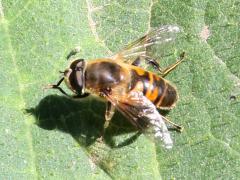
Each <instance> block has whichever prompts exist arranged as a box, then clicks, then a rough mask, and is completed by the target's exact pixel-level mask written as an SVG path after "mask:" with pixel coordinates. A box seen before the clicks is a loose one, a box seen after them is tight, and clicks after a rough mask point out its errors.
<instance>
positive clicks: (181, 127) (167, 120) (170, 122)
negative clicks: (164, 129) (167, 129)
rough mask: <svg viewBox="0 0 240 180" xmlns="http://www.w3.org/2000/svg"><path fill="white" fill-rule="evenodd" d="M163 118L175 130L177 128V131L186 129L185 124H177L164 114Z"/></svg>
mask: <svg viewBox="0 0 240 180" xmlns="http://www.w3.org/2000/svg"><path fill="white" fill-rule="evenodd" d="M162 118H163V119H164V121H166V122H167V123H168V124H170V125H171V126H172V127H173V128H174V130H176V131H177V132H183V130H184V127H183V126H180V125H178V124H175V123H174V122H172V121H170V120H169V119H167V118H166V117H164V116H162Z"/></svg>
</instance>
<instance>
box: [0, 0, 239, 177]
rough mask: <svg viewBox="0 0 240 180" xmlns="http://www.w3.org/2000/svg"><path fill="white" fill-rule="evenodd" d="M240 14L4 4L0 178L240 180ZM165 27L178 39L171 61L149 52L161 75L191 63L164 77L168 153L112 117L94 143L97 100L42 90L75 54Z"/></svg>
mask: <svg viewBox="0 0 240 180" xmlns="http://www.w3.org/2000/svg"><path fill="white" fill-rule="evenodd" d="M239 9H240V2H239V1H226V2H224V1H215V0H214V1H203V0H201V1H163V0H160V1H151V0H141V1H133V0H130V1H129V0H128V1H127V0H121V1H115V0H113V1H102V0H86V1H61V2H60V1H59V2H56V1H24V0H23V1H10V0H3V1H0V82H1V87H0V114H1V125H0V147H1V151H0V159H1V162H0V163H1V168H0V178H1V179H59V178H60V179H111V178H114V179H115V178H120V179H146V178H148V179H174V178H176V179H195V178H197V179H219V178H221V179H237V178H239V176H240V152H239V149H240V137H239V133H238V131H239V127H240V121H239V119H240V106H239V97H237V95H239V94H240V87H239V86H240V79H239V78H240V68H239V67H240V60H239V59H240V57H239V56H238V54H239V52H240V51H239V50H240V45H239V44H240V43H239V40H240V39H239V37H240V34H239V15H240V11H239ZM165 24H176V25H178V26H180V27H181V28H182V30H183V33H182V34H181V35H180V36H179V38H178V39H177V41H176V43H175V44H174V45H173V46H172V47H171V48H170V49H167V52H166V54H168V56H164V57H162V54H164V53H163V52H162V51H161V52H159V50H157V49H154V50H153V52H152V53H153V55H154V56H156V57H162V60H161V62H160V63H161V65H162V66H167V65H169V64H172V63H174V62H175V61H176V59H177V58H178V56H179V54H180V53H181V52H183V51H184V52H186V54H187V58H186V61H185V62H184V63H182V64H181V65H180V66H179V67H178V68H177V69H176V70H175V71H174V72H172V73H170V74H169V75H168V76H167V77H166V79H168V80H170V81H172V82H173V83H174V84H175V85H176V87H177V88H178V91H179V96H180V98H179V102H178V104H177V106H176V107H175V108H174V109H173V110H171V111H170V112H169V113H168V114H167V115H166V116H167V117H168V118H170V119H171V120H172V121H174V122H176V123H178V124H181V125H183V126H184V127H185V131H184V132H183V133H177V132H173V131H171V136H172V138H173V140H174V146H173V149H172V150H166V149H164V148H163V147H162V146H161V144H159V143H155V142H153V141H151V140H149V139H148V138H146V137H145V136H144V135H141V134H139V133H137V132H136V130H135V129H134V128H133V127H132V125H131V124H130V123H129V122H128V121H127V120H126V119H125V118H124V117H123V116H122V115H121V114H120V113H117V114H116V115H115V116H114V119H113V121H112V122H111V125H110V127H109V129H108V130H107V132H106V134H105V136H104V140H101V139H99V137H100V135H101V132H102V126H103V123H104V111H105V104H104V103H103V102H101V101H99V100H98V99H96V98H93V97H90V98H85V99H83V100H80V101H74V100H71V99H69V98H66V97H64V96H62V95H61V94H60V93H59V92H56V91H53V90H48V91H43V90H42V88H43V86H44V85H46V84H49V83H54V82H57V80H58V78H59V73H58V71H59V70H64V69H65V68H66V67H67V65H68V63H69V62H67V61H66V59H65V58H66V56H67V55H68V53H69V52H70V51H71V50H72V49H73V48H74V47H76V46H78V47H80V53H79V54H78V55H77V56H78V57H82V58H84V59H87V60H88V59H93V58H97V57H106V56H108V55H109V54H111V53H112V52H117V51H118V50H120V49H121V48H122V47H123V46H124V45H126V44H127V43H129V42H131V41H132V40H135V39H136V38H138V37H140V36H141V35H143V34H145V33H146V32H147V31H148V30H149V29H150V27H159V26H160V25H165ZM166 54H165V55H166ZM65 89H66V88H65ZM57 94H58V95H57ZM230 97H231V98H230Z"/></svg>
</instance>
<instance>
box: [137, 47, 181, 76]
mask: <svg viewBox="0 0 240 180" xmlns="http://www.w3.org/2000/svg"><path fill="white" fill-rule="evenodd" d="M184 57H185V52H183V53H182V54H181V55H180V58H179V59H178V60H177V61H176V62H175V63H174V64H171V65H170V66H168V67H167V68H165V69H162V68H161V67H160V65H159V63H158V62H157V61H156V60H155V59H153V58H151V57H149V56H144V58H145V60H146V61H147V62H148V63H150V64H151V65H153V66H154V67H155V68H156V69H157V70H158V71H159V72H160V75H161V76H162V77H164V76H166V75H167V74H168V73H170V72H171V71H172V70H174V69H175V68H176V67H177V66H178V65H179V64H180V63H182V62H183V60H184ZM134 62H135V61H134Z"/></svg>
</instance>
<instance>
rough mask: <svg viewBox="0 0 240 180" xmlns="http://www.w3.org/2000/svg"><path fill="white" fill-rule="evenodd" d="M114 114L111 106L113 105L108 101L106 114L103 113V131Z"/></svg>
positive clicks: (113, 108)
mask: <svg viewBox="0 0 240 180" xmlns="http://www.w3.org/2000/svg"><path fill="white" fill-rule="evenodd" d="M114 112H115V107H114V106H113V104H112V103H111V102H109V101H107V104H106V112H105V123H104V126H103V127H104V131H105V130H106V129H107V128H108V126H109V123H110V121H111V119H112V117H113V115H114Z"/></svg>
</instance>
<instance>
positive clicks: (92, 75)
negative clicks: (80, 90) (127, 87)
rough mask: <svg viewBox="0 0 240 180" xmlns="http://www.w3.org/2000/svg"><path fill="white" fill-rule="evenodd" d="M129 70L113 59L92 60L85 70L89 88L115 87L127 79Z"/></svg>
mask: <svg viewBox="0 0 240 180" xmlns="http://www.w3.org/2000/svg"><path fill="white" fill-rule="evenodd" d="M128 74H129V73H128V72H127V70H126V69H125V68H123V67H122V66H121V64H118V63H116V62H114V61H112V60H99V61H97V60H96V61H94V62H90V63H89V64H88V66H87V68H86V71H85V81H86V88H87V89H94V90H99V89H107V88H114V87H116V86H118V85H120V84H123V83H124V82H125V81H127V79H129V78H128Z"/></svg>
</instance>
